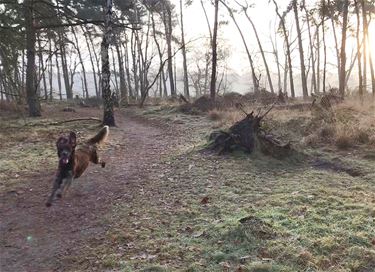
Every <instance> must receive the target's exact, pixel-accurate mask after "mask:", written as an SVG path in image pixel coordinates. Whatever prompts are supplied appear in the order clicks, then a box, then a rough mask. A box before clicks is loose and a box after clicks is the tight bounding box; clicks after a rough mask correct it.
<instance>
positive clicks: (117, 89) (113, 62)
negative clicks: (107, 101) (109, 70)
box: [111, 47, 120, 98]
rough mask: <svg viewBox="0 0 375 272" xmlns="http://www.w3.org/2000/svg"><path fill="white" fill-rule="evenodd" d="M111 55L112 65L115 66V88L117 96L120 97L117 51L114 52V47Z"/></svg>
mask: <svg viewBox="0 0 375 272" xmlns="http://www.w3.org/2000/svg"><path fill="white" fill-rule="evenodd" d="M111 55H112V67H113V75H114V76H115V84H114V85H115V88H116V96H117V98H119V97H120V93H119V85H118V80H117V70H116V61H115V53H114V52H113V48H112V47H111Z"/></svg>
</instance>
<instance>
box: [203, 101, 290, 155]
mask: <svg viewBox="0 0 375 272" xmlns="http://www.w3.org/2000/svg"><path fill="white" fill-rule="evenodd" d="M274 105H275V103H274V104H273V105H272V106H271V108H270V109H269V110H268V111H266V113H265V114H263V115H260V113H258V114H257V115H254V112H251V113H250V114H247V113H246V112H244V113H245V114H246V117H245V118H244V119H242V120H240V121H238V122H237V123H235V124H234V125H233V126H232V127H230V128H229V130H228V131H214V132H212V133H211V135H210V141H211V143H210V144H209V148H210V149H212V150H215V151H218V153H219V154H223V153H228V152H231V151H233V150H236V149H242V150H244V151H245V152H247V153H252V152H253V151H254V150H255V149H256V148H259V150H261V151H262V152H263V153H264V154H267V155H271V156H273V157H277V158H282V157H285V156H288V155H289V154H290V152H291V150H292V149H291V145H290V143H289V142H288V143H283V142H282V141H281V140H279V139H278V138H277V137H276V136H274V135H272V134H270V133H267V132H266V131H265V130H264V129H262V127H261V122H262V120H263V118H264V117H265V116H266V115H267V114H268V113H269V112H270V111H271V110H272V108H273V106H274Z"/></svg>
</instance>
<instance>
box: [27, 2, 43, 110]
mask: <svg viewBox="0 0 375 272" xmlns="http://www.w3.org/2000/svg"><path fill="white" fill-rule="evenodd" d="M23 5H24V12H25V28H26V50H27V67H26V99H27V104H28V106H29V115H30V116H31V117H36V116H41V113H40V102H39V98H38V96H37V92H36V85H35V43H36V33H35V28H34V27H33V25H34V24H33V14H34V7H33V0H25V1H24V3H23Z"/></svg>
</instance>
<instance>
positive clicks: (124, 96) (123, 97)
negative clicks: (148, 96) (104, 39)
mask: <svg viewBox="0 0 375 272" xmlns="http://www.w3.org/2000/svg"><path fill="white" fill-rule="evenodd" d="M118 39H119V38H118ZM115 48H116V52H117V61H118V67H119V73H120V95H121V100H122V101H123V102H124V103H125V104H128V103H129V93H128V88H127V86H126V80H125V69H124V59H123V56H122V52H121V48H120V46H119V45H118V43H117V42H116V43H115Z"/></svg>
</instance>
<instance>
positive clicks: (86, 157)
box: [46, 126, 109, 207]
mask: <svg viewBox="0 0 375 272" xmlns="http://www.w3.org/2000/svg"><path fill="white" fill-rule="evenodd" d="M108 134H109V127H108V126H104V127H103V128H102V129H101V130H100V131H99V132H98V134H96V135H95V136H94V137H92V138H90V139H89V140H87V141H86V142H85V143H83V144H82V145H80V146H78V147H77V148H76V146H77V136H76V134H75V133H74V132H70V134H69V136H60V137H59V139H58V140H57V142H56V147H57V155H58V157H59V167H58V170H57V174H56V177H55V181H54V182H53V187H52V192H51V195H50V196H49V198H48V200H47V202H46V206H47V207H50V206H51V205H52V201H53V199H54V197H55V195H56V196H57V197H58V198H61V197H62V195H63V194H65V193H66V191H67V190H68V188H69V186H70V184H71V183H72V181H73V179H76V178H79V177H80V176H81V175H82V174H83V172H84V171H85V170H86V169H87V167H88V166H89V163H90V162H92V163H95V164H101V166H102V167H103V168H104V167H105V162H104V161H102V160H101V159H100V158H99V156H98V153H97V145H98V144H100V143H102V142H104V141H105V140H106V139H107V137H108Z"/></svg>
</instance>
